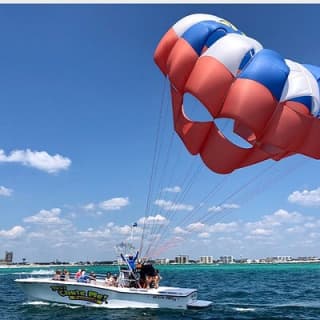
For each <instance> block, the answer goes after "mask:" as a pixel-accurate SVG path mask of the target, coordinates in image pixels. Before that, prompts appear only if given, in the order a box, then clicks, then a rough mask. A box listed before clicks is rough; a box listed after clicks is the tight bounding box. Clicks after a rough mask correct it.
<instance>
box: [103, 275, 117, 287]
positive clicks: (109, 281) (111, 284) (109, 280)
mask: <svg viewBox="0 0 320 320" xmlns="http://www.w3.org/2000/svg"><path fill="white" fill-rule="evenodd" d="M105 282H106V286H107V287H114V286H115V279H114V277H113V276H112V275H111V273H110V272H107V276H106V280H105Z"/></svg>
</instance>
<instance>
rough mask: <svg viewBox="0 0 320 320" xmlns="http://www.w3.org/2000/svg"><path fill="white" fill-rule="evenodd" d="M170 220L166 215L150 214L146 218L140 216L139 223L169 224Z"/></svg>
mask: <svg viewBox="0 0 320 320" xmlns="http://www.w3.org/2000/svg"><path fill="white" fill-rule="evenodd" d="M168 222H169V221H168V220H167V219H166V217H164V216H162V215H160V214H157V215H156V216H148V217H146V218H140V219H139V221H138V223H139V224H141V225H143V224H167V223H168Z"/></svg>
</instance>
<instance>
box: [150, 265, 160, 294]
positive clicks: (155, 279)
mask: <svg viewBox="0 0 320 320" xmlns="http://www.w3.org/2000/svg"><path fill="white" fill-rule="evenodd" d="M160 280H161V276H160V272H159V270H158V269H156V275H155V276H154V277H153V279H152V286H153V288H155V289H158V288H159V283H160Z"/></svg>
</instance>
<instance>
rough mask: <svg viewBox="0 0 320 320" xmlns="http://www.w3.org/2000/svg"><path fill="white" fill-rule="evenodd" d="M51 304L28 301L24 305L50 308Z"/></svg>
mask: <svg viewBox="0 0 320 320" xmlns="http://www.w3.org/2000/svg"><path fill="white" fill-rule="evenodd" d="M49 304H50V303H49V302H45V301H28V302H24V303H23V305H31V306H48V305H49Z"/></svg>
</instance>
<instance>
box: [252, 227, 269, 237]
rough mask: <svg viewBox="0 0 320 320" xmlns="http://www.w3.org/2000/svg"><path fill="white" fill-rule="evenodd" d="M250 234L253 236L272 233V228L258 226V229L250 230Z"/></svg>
mask: <svg viewBox="0 0 320 320" xmlns="http://www.w3.org/2000/svg"><path fill="white" fill-rule="evenodd" d="M251 234H252V235H255V236H269V235H271V234H272V230H268V229H262V228H258V229H254V230H252V231H251Z"/></svg>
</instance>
